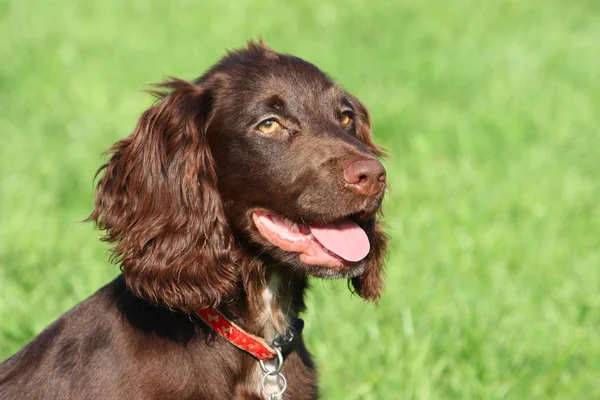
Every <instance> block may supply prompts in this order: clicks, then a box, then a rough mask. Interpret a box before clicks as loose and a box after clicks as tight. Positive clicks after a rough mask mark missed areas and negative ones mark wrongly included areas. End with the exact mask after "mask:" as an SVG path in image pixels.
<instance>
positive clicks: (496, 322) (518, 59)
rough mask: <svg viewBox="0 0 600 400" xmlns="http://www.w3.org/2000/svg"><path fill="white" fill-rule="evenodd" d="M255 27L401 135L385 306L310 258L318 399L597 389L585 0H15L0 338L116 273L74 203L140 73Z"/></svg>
mask: <svg viewBox="0 0 600 400" xmlns="http://www.w3.org/2000/svg"><path fill="white" fill-rule="evenodd" d="M259 35H261V36H263V37H264V39H265V40H266V42H267V43H268V44H269V45H270V46H272V47H273V48H275V49H276V50H279V51H283V52H289V53H293V54H295V55H298V56H300V57H302V58H305V59H307V60H309V61H312V62H314V63H315V64H317V65H318V66H320V67H321V68H322V69H324V70H325V71H327V72H329V73H330V74H331V75H332V76H333V77H334V78H335V79H337V80H338V81H339V82H340V83H341V84H342V85H344V86H345V87H346V88H348V89H349V90H351V91H352V92H354V93H355V94H357V95H358V96H359V97H360V98H361V99H362V100H363V101H364V102H365V103H366V104H367V105H368V106H369V107H370V109H371V112H372V115H373V120H374V132H375V136H376V138H377V140H378V141H379V142H380V143H382V144H384V145H385V146H386V147H387V148H388V149H389V151H390V153H391V155H392V156H391V158H390V159H389V160H388V161H387V168H388V174H389V178H390V181H391V185H392V191H391V193H390V195H389V196H388V199H387V203H386V210H387V222H388V224H389V232H390V234H391V237H392V253H391V257H390V259H389V263H388V278H387V291H386V293H385V296H384V298H383V300H382V301H381V303H380V305H379V306H378V307H375V306H372V305H365V304H363V303H362V302H361V301H360V300H359V299H358V298H355V297H352V296H351V295H350V294H349V292H348V291H347V289H346V284H345V282H335V283H334V282H323V281H313V287H314V288H313V291H312V292H311V294H310V296H309V299H308V303H309V312H308V313H307V315H306V321H307V331H306V338H307V339H308V342H309V345H310V348H311V349H312V351H313V353H314V355H315V357H316V361H317V363H318V365H319V370H320V386H321V388H322V392H323V398H324V399H474V398H481V399H504V398H511V399H592V398H600V387H599V385H598V382H599V373H600V372H599V371H600V330H599V327H600V290H599V289H600V272H599V267H600V209H599V207H598V202H599V199H600V184H599V182H600V181H599V179H600V168H599V167H600V143H599V142H600V141H599V139H600V132H599V125H600V117H599V115H600V51H598V50H599V49H600V3H599V2H597V1H591V0H590V1H575V0H573V1H566V0H565V1H535V0H529V1H494V2H477V1H466V0H455V1H452V2H446V1H441V0H440V1H418V2H416V1H415V2H397V1H383V0H381V1H376V0H372V1H369V0H363V1H347V2H337V3H336V2H331V1H318V0H311V1H303V2H300V1H293V2H285V3H284V2H280V1H275V0H267V1H246V0H239V1H236V2H218V1H202V2H198V1H192V0H177V1H158V0H157V1H141V0H137V1H135V0H132V1H119V0H102V1H75V0H74V1H51V0H48V1H32V0H0V359H4V358H6V357H7V356H9V355H10V354H12V353H13V352H15V351H16V350H17V349H19V348H20V347H21V346H22V345H24V344H25V343H26V342H27V341H28V340H30V339H31V338H32V336H33V335H35V334H36V333H38V332H39V331H40V330H42V329H43V328H44V327H45V326H46V325H47V324H48V323H50V322H51V321H52V320H54V319H56V318H57V317H58V316H59V315H60V314H61V313H63V312H64V311H66V310H67V309H69V308H70V307H72V306H73V305H74V304H76V303H77V302H78V301H80V300H82V299H84V298H85V297H87V296H89V295H91V294H92V293H93V292H94V291H95V290H96V289H98V288H99V287H100V286H101V285H103V284H105V283H106V282H108V281H109V280H110V279H111V278H112V277H114V276H115V275H116V273H117V268H116V267H114V266H110V265H108V263H107V251H106V248H105V246H104V245H103V244H101V243H100V241H99V240H98V237H99V235H98V233H97V232H95V231H94V230H93V228H92V226H91V225H90V224H84V223H80V222H78V221H81V220H82V219H84V218H85V217H86V216H87V215H88V213H89V212H90V210H91V208H92V194H93V183H92V178H93V175H94V172H95V171H96V169H97V168H98V166H99V165H100V164H101V158H100V154H101V152H102V151H103V150H104V149H106V148H107V147H109V146H110V145H111V144H112V143H113V142H114V141H116V140H117V139H119V138H121V137H124V136H125V135H127V134H129V132H130V131H131V130H132V128H133V127H134V125H135V123H136V120H137V117H138V116H139V114H140V113H141V112H142V111H143V110H144V109H145V108H146V107H147V106H148V105H149V104H150V103H151V99H150V97H149V96H147V95H145V94H143V93H141V90H142V89H143V88H144V87H145V85H146V84H149V83H152V82H156V81H159V80H161V79H162V78H164V77H165V76H167V75H175V76H179V77H183V78H194V77H196V76H198V75H200V74H201V73H202V72H203V71H204V70H205V69H206V68H207V67H209V66H210V65H211V64H212V63H213V62H215V61H216V60H217V59H218V58H219V57H220V56H221V55H223V53H224V51H225V49H232V48H236V47H240V46H243V45H244V43H245V41H246V40H247V39H251V38H257V37H258V36H259Z"/></svg>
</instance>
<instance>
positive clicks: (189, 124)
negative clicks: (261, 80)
mask: <svg viewBox="0 0 600 400" xmlns="http://www.w3.org/2000/svg"><path fill="white" fill-rule="evenodd" d="M158 86H159V87H160V88H162V89H163V90H164V91H162V92H160V91H155V92H154V93H155V94H156V95H157V96H158V97H159V98H160V100H159V101H158V102H157V103H155V105H153V106H152V107H151V108H150V109H148V110H146V111H145V112H144V113H143V114H142V116H141V117H140V120H139V122H138V125H137V127H136V129H135V131H134V132H133V133H132V134H131V135H130V136H129V137H127V138H125V139H123V140H121V141H119V142H117V143H116V144H115V145H114V146H113V147H112V148H111V149H110V150H109V151H108V153H109V154H111V157H110V160H109V161H108V163H107V164H105V165H104V166H102V167H101V168H100V169H99V170H98V173H99V174H100V173H102V172H103V175H102V177H101V178H100V180H99V181H98V184H97V188H96V202H95V209H94V211H93V213H92V215H91V216H90V217H89V219H90V220H93V221H95V223H96V225H97V227H98V228H100V229H103V230H105V231H106V232H105V236H104V238H103V240H104V241H106V242H109V243H111V244H112V245H113V247H112V251H113V257H112V258H113V260H114V261H116V262H118V263H119V264H120V267H121V270H122V271H123V272H124V274H125V279H126V282H127V285H128V286H129V288H130V289H131V290H132V291H133V292H134V293H135V294H136V295H137V296H140V297H142V298H145V299H147V300H149V301H151V302H153V303H156V304H161V305H164V306H167V307H169V308H172V309H179V310H184V311H186V312H193V311H194V310H196V309H198V308H199V307H205V306H216V305H217V304H218V303H219V302H220V301H222V300H223V299H225V298H227V297H228V296H230V295H232V294H233V292H234V290H235V288H236V285H235V284H236V278H237V273H236V254H235V250H234V249H235V246H234V239H233V236H232V234H231V232H230V229H229V227H228V225H227V222H226V218H225V215H224V213H223V207H222V202H221V198H220V195H219V193H218V191H217V189H216V173H215V166H214V162H213V157H212V154H211V152H210V149H209V147H208V141H207V139H206V131H207V127H208V124H209V122H210V119H211V116H212V113H211V105H212V103H213V100H214V99H213V95H212V93H211V91H210V90H209V89H207V88H204V87H203V84H196V83H190V82H187V81H183V80H178V79H173V80H170V81H168V82H165V83H163V84H160V85H158Z"/></svg>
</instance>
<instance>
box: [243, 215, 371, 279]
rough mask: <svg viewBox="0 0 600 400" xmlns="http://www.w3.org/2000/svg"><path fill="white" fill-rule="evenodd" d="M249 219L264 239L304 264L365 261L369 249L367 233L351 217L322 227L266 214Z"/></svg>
mask: <svg viewBox="0 0 600 400" xmlns="http://www.w3.org/2000/svg"><path fill="white" fill-rule="evenodd" d="M252 219H253V220H254V224H255V225H256V227H257V228H258V231H259V232H260V234H261V235H262V236H263V237H264V238H265V239H266V240H268V241H269V242H270V243H271V244H273V245H274V246H276V247H278V248H280V249H282V250H285V251H289V252H294V253H298V254H299V257H300V261H302V262H303V263H305V264H313V265H322V266H327V267H332V268H339V267H342V266H343V265H344V264H345V263H346V262H351V263H356V262H358V261H360V260H362V259H364V258H365V257H366V256H367V255H368V254H369V251H370V249H371V244H370V242H369V237H368V236H367V233H366V232H365V231H364V229H363V228H361V227H360V225H359V224H358V223H356V222H355V221H354V218H353V217H352V216H348V217H345V218H342V219H340V220H337V221H336V222H334V223H330V224H324V225H312V224H305V223H299V222H294V221H291V220H289V219H287V218H284V217H282V216H279V215H277V214H275V213H270V212H267V211H254V212H253V213H252Z"/></svg>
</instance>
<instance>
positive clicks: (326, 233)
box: [309, 220, 371, 262]
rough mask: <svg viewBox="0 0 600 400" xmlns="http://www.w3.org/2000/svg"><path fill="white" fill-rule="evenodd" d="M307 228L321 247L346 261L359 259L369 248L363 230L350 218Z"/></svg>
mask: <svg viewBox="0 0 600 400" xmlns="http://www.w3.org/2000/svg"><path fill="white" fill-rule="evenodd" d="M309 228H310V231H311V232H312V234H313V236H314V237H315V238H316V239H317V240H318V241H319V243H321V245H323V247H325V248H327V250H329V251H331V252H332V253H335V254H337V255H338V256H340V257H341V258H343V259H344V260H346V261H352V262H356V261H360V260H362V259H363V258H365V257H366V256H367V254H369V250H370V249H371V245H370V243H369V238H368V237H367V234H366V233H365V231H363V230H362V228H361V227H360V226H358V225H356V224H355V223H354V222H352V221H350V220H344V221H341V222H338V223H336V224H332V225H325V226H319V225H310V226H309Z"/></svg>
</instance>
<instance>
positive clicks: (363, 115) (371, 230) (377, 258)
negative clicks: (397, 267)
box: [348, 94, 387, 301]
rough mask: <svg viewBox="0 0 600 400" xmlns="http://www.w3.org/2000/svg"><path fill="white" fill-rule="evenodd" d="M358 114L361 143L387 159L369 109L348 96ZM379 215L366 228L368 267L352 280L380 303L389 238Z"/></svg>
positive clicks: (355, 285) (366, 261)
mask: <svg viewBox="0 0 600 400" xmlns="http://www.w3.org/2000/svg"><path fill="white" fill-rule="evenodd" d="M348 97H349V98H350V101H351V103H352V104H353V105H354V110H355V113H356V116H357V118H356V120H355V124H356V134H357V136H358V138H359V139H360V141H361V142H362V143H363V144H364V145H365V146H366V147H367V148H368V149H369V150H370V151H371V152H372V153H373V154H374V155H375V156H377V157H385V156H386V152H385V150H384V149H383V148H382V147H380V146H378V145H377V144H375V143H374V142H373V136H372V134H371V116H370V114H369V111H368V110H367V107H365V106H364V104H362V103H361V102H360V100H358V99H357V98H356V97H354V96H352V95H351V94H348ZM380 217H381V215H377V216H376V217H375V218H374V219H373V220H372V221H371V223H370V224H369V226H367V227H366V230H367V234H368V235H369V237H370V238H372V239H371V251H370V252H369V255H368V256H367V258H366V259H365V261H364V262H365V263H366V267H365V271H364V272H363V274H362V275H361V276H358V277H355V278H352V280H351V282H352V286H353V287H354V289H355V290H356V293H358V294H359V295H360V296H361V297H363V298H364V299H367V300H370V301H378V300H379V297H380V296H381V292H382V291H383V275H384V262H385V257H386V255H387V236H386V234H385V232H384V231H383V228H382V226H381V223H380V222H379V219H380Z"/></svg>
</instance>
